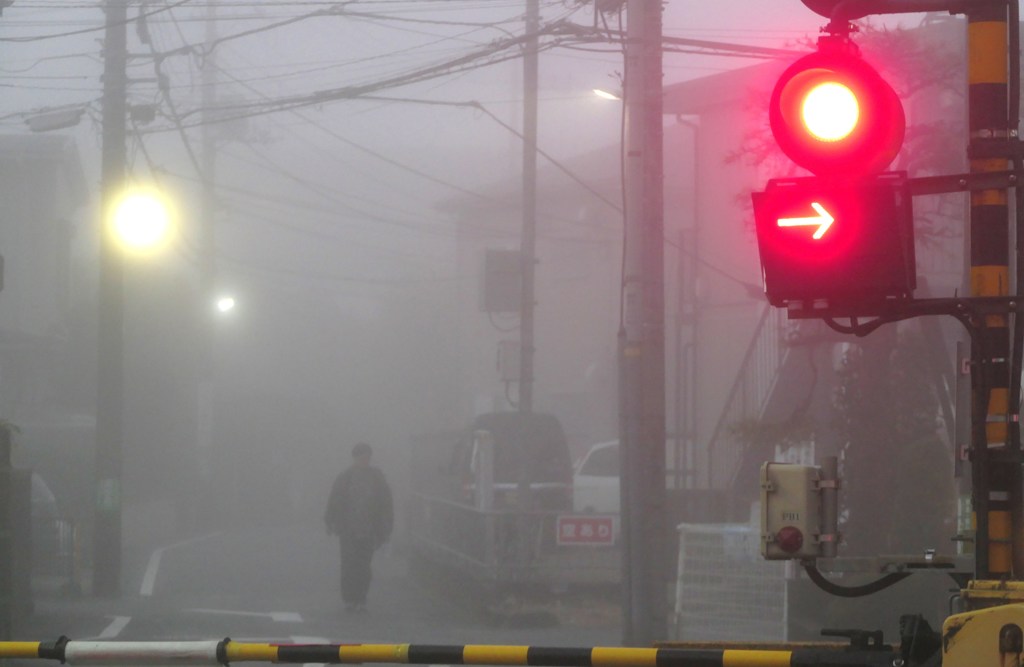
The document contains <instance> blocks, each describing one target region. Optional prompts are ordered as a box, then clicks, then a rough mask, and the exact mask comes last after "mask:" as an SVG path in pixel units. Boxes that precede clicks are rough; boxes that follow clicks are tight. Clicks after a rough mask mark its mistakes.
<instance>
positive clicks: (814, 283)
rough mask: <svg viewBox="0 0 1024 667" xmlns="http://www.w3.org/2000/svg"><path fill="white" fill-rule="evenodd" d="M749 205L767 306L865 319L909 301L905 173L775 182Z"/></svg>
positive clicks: (911, 277) (911, 264)
mask: <svg viewBox="0 0 1024 667" xmlns="http://www.w3.org/2000/svg"><path fill="white" fill-rule="evenodd" d="M753 197H754V219H755V223H756V229H757V244H758V250H759V252H760V255H761V268H762V272H763V277H764V285H765V294H766V295H767V296H768V301H769V302H770V303H771V304H772V305H774V306H786V305H788V304H791V303H794V302H803V303H805V304H813V303H816V302H819V301H825V302H828V303H829V304H831V305H835V306H838V307H841V308H848V309H854V310H863V311H864V314H870V313H869V312H868V311H870V310H872V309H873V308H876V307H877V305H878V304H879V303H880V302H884V301H887V300H890V299H904V298H908V297H909V296H910V295H911V294H912V292H913V290H914V288H915V287H916V263H915V256H914V231H913V216H912V211H911V199H910V192H909V188H908V185H907V179H906V174H905V173H903V172H889V173H886V174H881V175H879V176H876V177H873V178H871V179H857V180H851V181H840V180H825V179H821V178H797V179H788V180H780V179H776V180H772V181H769V182H768V186H767V188H765V191H764V192H755V193H754V195H753Z"/></svg>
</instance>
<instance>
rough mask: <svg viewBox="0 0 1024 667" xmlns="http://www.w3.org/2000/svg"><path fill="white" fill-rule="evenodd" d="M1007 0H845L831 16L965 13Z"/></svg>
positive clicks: (836, 20)
mask: <svg viewBox="0 0 1024 667" xmlns="http://www.w3.org/2000/svg"><path fill="white" fill-rule="evenodd" d="M1006 4H1007V0H843V1H842V2H839V3H838V4H836V6H835V7H834V8H833V9H832V14H831V16H830V17H829V18H830V19H831V20H832V22H833V23H835V24H839V23H841V22H849V21H854V20H856V19H862V18H864V17H865V16H872V15H879V14H915V13H918V12H949V13H950V14H964V13H966V12H967V10H969V9H971V10H974V9H978V8H979V7H980V6H985V5H987V6H993V7H999V6H1005V5H1006Z"/></svg>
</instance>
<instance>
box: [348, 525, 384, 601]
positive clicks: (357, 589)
mask: <svg viewBox="0 0 1024 667" xmlns="http://www.w3.org/2000/svg"><path fill="white" fill-rule="evenodd" d="M339 541H340V543H341V599H342V600H343V601H344V602H345V603H346V604H360V605H361V604H366V594H367V593H369V591H370V579H371V578H372V577H373V571H372V570H371V568H370V564H371V562H372V561H373V552H374V551H375V545H374V542H373V540H372V539H369V540H367V539H363V540H359V539H352V538H346V537H345V536H344V535H342V536H341V537H340V538H339Z"/></svg>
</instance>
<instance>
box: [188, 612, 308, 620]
mask: <svg viewBox="0 0 1024 667" xmlns="http://www.w3.org/2000/svg"><path fill="white" fill-rule="evenodd" d="M185 611H191V612H196V613H199V614H221V615H222V616H255V617H259V618H269V619H270V620H272V621H274V622H275V623H302V616H301V615H300V614H299V613H298V612H294V611H267V612H259V611H236V610H233V609H186V610H185Z"/></svg>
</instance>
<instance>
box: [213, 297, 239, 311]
mask: <svg viewBox="0 0 1024 667" xmlns="http://www.w3.org/2000/svg"><path fill="white" fill-rule="evenodd" d="M215 305H216V307H217V312H218V313H222V314H227V313H230V312H231V311H233V310H234V309H235V306H236V305H237V303H236V302H235V297H233V296H229V295H225V296H222V297H219V298H218V299H217V302H216V304H215Z"/></svg>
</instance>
